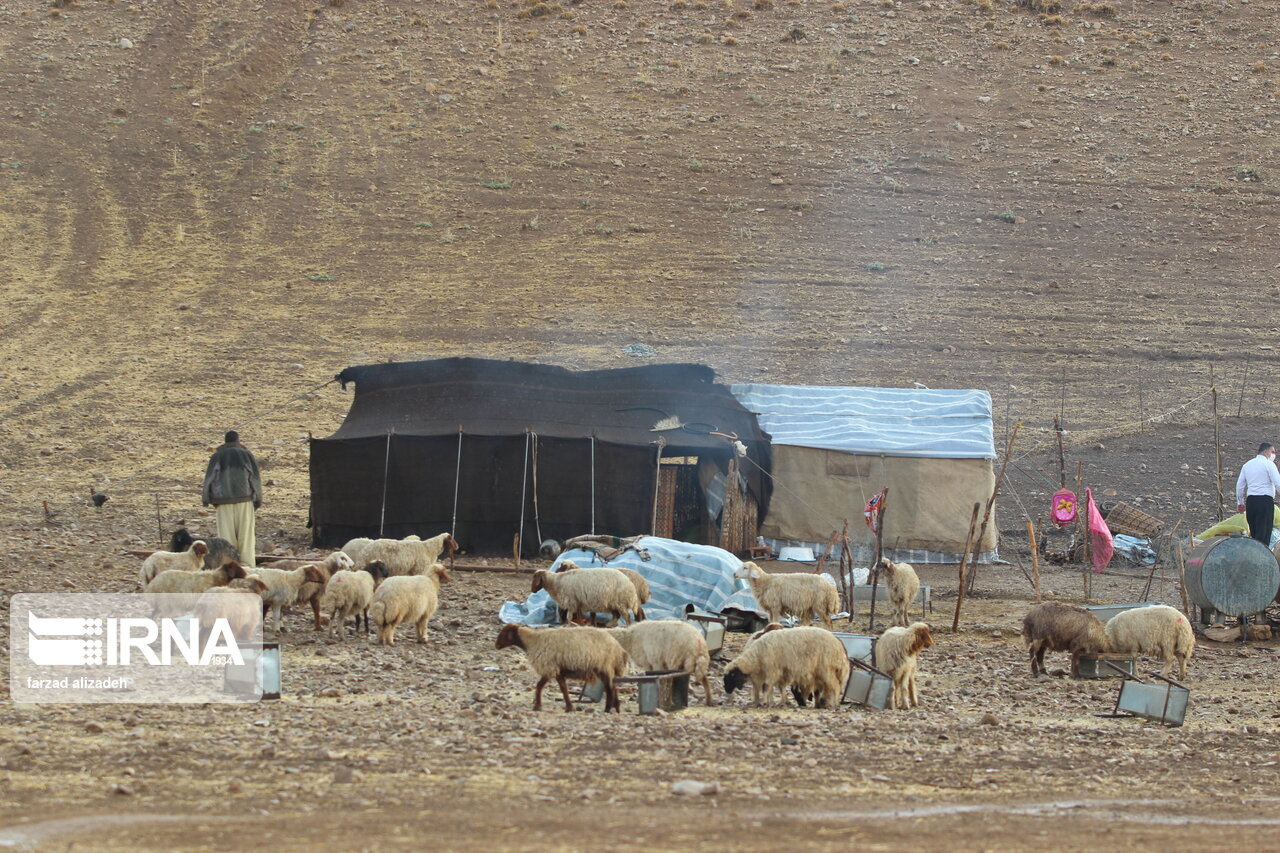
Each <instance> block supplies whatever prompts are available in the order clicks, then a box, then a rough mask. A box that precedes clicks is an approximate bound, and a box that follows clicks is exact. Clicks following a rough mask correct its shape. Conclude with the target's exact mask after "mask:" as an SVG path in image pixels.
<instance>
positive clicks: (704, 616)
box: [684, 604, 729, 657]
mask: <svg viewBox="0 0 1280 853" xmlns="http://www.w3.org/2000/svg"><path fill="white" fill-rule="evenodd" d="M684 618H685V619H686V620H687V621H689V622H692V623H693V627H695V628H697V629H698V630H699V631H701V632H702V636H703V637H705V638H706V640H707V652H708V653H709V654H710V655H711V656H712V657H715V655H716V653H717V652H719V651H720V650H721V649H723V648H724V632H725V629H726V625H727V623H728V621H729V620H727V619H725V617H723V616H717V615H716V614H714V613H707V612H706V611H705V610H694V609H693V605H692V604H691V605H689V606H688V608H687V609H686V611H685V615H684Z"/></svg>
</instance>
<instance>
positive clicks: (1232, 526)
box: [1196, 506, 1280, 540]
mask: <svg viewBox="0 0 1280 853" xmlns="http://www.w3.org/2000/svg"><path fill="white" fill-rule="evenodd" d="M1272 524H1274V525H1275V526H1276V527H1277V528H1280V506H1277V507H1276V509H1275V516H1274V518H1273V520H1272ZM1248 532H1249V522H1248V521H1245V518H1244V513H1243V512H1238V513H1236V514H1235V515H1229V516H1227V517H1226V518H1224V519H1223V520H1222V521H1219V522H1218V523H1217V524H1215V525H1214V526H1213V527H1210V528H1209V529H1208V530H1206V531H1205V532H1204V533H1197V534H1196V538H1197V539H1200V540H1205V539H1209V538H1211V537H1213V536H1230V535H1231V534H1232V533H1244V534H1248Z"/></svg>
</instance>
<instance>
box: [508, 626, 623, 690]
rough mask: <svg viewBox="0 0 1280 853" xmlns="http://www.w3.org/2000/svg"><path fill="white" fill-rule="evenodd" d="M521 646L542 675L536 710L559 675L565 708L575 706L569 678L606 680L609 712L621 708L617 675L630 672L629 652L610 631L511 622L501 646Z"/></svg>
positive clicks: (538, 687)
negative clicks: (628, 666) (571, 697)
mask: <svg viewBox="0 0 1280 853" xmlns="http://www.w3.org/2000/svg"><path fill="white" fill-rule="evenodd" d="M508 646H518V647H519V648H522V649H524V652H525V655H526V656H527V657H528V658H529V666H530V667H532V669H533V671H534V672H536V673H537V674H538V676H539V678H538V686H537V688H536V689H535V690H534V694H533V710H535V711H541V710H542V688H544V687H546V686H547V682H548V681H550V680H551V679H553V678H554V679H555V680H556V683H557V684H559V685H560V693H561V695H562V696H564V709H565V710H566V711H572V710H573V702H571V701H569V688H568V686H567V685H566V684H565V679H567V678H572V679H575V680H582V681H586V682H587V683H588V684H590V683H594V682H595V681H596V680H597V679H599V680H600V681H603V682H604V695H605V703H604V710H605V712H606V713H607V712H609V711H614V712H619V711H620V709H621V703H620V702H619V700H618V688H617V686H616V685H615V684H614V683H613V680H614V679H615V678H621V677H622V676H624V675H626V674H627V653H626V651H625V650H624V649H623V648H622V645H621V644H620V643H618V641H617V640H615V639H614V638H613V637H611V636H610V635H609V632H608V631H602V630H601V629H599V628H542V629H534V628H526V627H524V626H523V625H515V624H513V623H510V622H508V623H507V624H505V625H503V626H502V630H501V631H500V632H499V633H498V644H497V647H498V648H499V649H505V648H507V647H508Z"/></svg>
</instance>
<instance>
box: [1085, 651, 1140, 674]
mask: <svg viewBox="0 0 1280 853" xmlns="http://www.w3.org/2000/svg"><path fill="white" fill-rule="evenodd" d="M1108 664H1110V666H1108ZM1134 666H1135V665H1134V661H1133V657H1132V656H1130V655H1123V654H1097V655H1089V654H1081V655H1072V656H1071V677H1072V678H1083V679H1090V678H1118V677H1120V676H1122V675H1126V674H1128V675H1133V674H1134V673H1135V672H1136V670H1135V668H1134Z"/></svg>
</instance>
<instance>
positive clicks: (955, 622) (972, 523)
mask: <svg viewBox="0 0 1280 853" xmlns="http://www.w3.org/2000/svg"><path fill="white" fill-rule="evenodd" d="M981 508H982V504H979V503H975V504H974V505H973V515H971V516H970V517H969V533H968V534H967V535H966V536H965V537H964V553H963V554H961V555H960V586H959V592H958V593H957V594H956V615H955V616H953V617H951V633H953V634H955V633H957V632H959V630H960V606H961V605H962V604H964V587H965V583H964V566H965V563H966V562H968V560H969V547H970V546H971V545H972V544H973V532H974V529H975V528H976V527H977V526H978V510H979V509H981Z"/></svg>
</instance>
